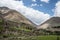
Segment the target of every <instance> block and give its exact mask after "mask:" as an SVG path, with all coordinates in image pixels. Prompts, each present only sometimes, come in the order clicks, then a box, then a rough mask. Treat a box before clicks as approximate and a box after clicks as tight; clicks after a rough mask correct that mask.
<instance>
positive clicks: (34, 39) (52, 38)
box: [1, 35, 60, 40]
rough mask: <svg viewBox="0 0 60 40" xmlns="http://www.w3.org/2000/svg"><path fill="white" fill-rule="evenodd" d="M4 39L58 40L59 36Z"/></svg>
mask: <svg viewBox="0 0 60 40" xmlns="http://www.w3.org/2000/svg"><path fill="white" fill-rule="evenodd" d="M4 39H6V40H60V36H56V35H48V36H30V37H15V38H4ZM4 39H3V40H4ZM1 40H2V39H1Z"/></svg>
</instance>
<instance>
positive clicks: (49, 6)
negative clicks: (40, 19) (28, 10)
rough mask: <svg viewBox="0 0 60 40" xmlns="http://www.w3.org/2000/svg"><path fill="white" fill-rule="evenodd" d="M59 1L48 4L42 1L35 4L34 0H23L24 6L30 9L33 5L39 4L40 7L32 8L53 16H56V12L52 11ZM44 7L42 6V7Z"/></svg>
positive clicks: (50, 0)
mask: <svg viewBox="0 0 60 40" xmlns="http://www.w3.org/2000/svg"><path fill="white" fill-rule="evenodd" d="M57 1H59V0H49V3H46V2H42V1H41V0H36V1H35V2H34V1H32V0H23V2H24V5H25V6H28V7H30V6H31V5H32V4H37V5H39V6H37V5H36V6H32V8H34V9H36V10H39V11H42V12H44V13H48V14H50V15H51V16H53V15H54V12H53V11H52V9H54V8H55V4H56V3H57ZM40 5H42V6H40Z"/></svg>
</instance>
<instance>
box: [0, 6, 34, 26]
mask: <svg viewBox="0 0 60 40" xmlns="http://www.w3.org/2000/svg"><path fill="white" fill-rule="evenodd" d="M0 13H1V14H2V15H1V16H2V17H3V18H4V19H6V20H10V21H14V22H18V23H20V22H23V23H26V24H31V25H35V24H34V23H33V22H31V21H30V20H28V19H27V18H25V16H23V15H22V14H21V13H19V12H17V11H16V10H12V9H9V8H7V7H0Z"/></svg>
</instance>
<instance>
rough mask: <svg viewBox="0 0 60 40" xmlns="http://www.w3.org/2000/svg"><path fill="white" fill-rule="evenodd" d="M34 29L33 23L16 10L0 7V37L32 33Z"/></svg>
mask: <svg viewBox="0 0 60 40" xmlns="http://www.w3.org/2000/svg"><path fill="white" fill-rule="evenodd" d="M35 29H36V28H35V27H34V24H33V23H32V22H31V21H30V20H28V19H26V18H25V17H24V16H23V15H22V14H20V13H19V12H17V11H16V10H12V9H9V8H7V7H0V34H1V36H0V38H1V37H2V38H8V37H20V36H28V35H34V33H33V32H32V30H35ZM30 33H31V34H30Z"/></svg>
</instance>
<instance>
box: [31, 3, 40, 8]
mask: <svg viewBox="0 0 60 40" xmlns="http://www.w3.org/2000/svg"><path fill="white" fill-rule="evenodd" d="M34 6H39V5H38V4H36V3H35V4H31V7H34Z"/></svg>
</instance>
